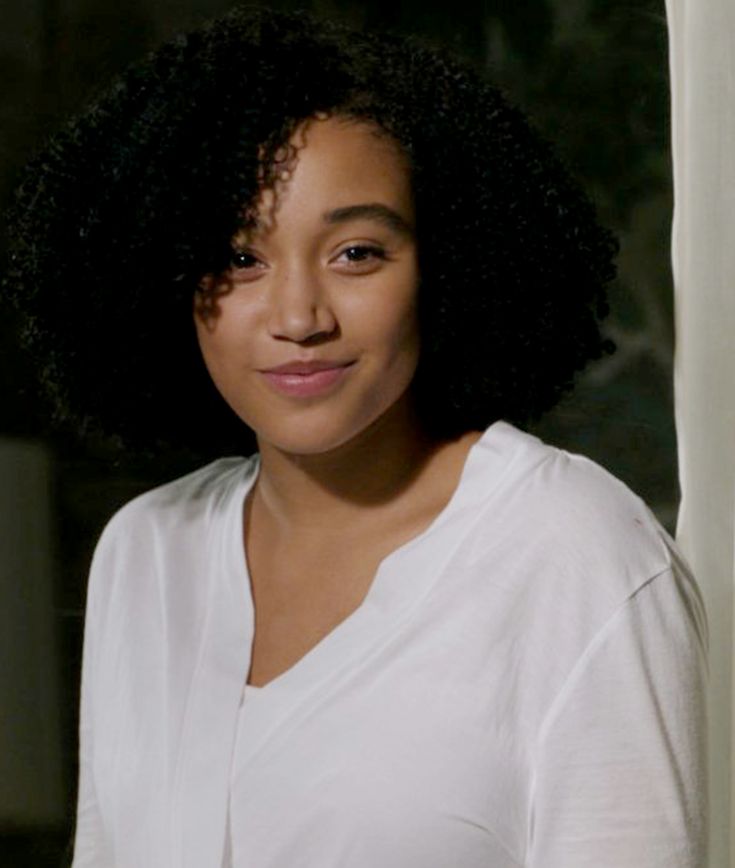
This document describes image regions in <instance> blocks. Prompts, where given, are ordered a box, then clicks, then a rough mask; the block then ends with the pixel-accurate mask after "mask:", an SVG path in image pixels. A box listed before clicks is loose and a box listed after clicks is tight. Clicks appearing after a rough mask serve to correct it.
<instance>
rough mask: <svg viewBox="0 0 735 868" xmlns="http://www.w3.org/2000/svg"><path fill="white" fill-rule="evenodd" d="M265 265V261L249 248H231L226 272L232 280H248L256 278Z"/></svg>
mask: <svg viewBox="0 0 735 868" xmlns="http://www.w3.org/2000/svg"><path fill="white" fill-rule="evenodd" d="M265 267H266V266H265V263H264V262H263V261H262V260H261V259H259V258H258V257H257V256H256V255H255V254H254V253H251V252H250V251H249V250H233V251H232V253H231V254H230V261H229V268H228V273H229V275H230V279H232V280H235V281H246V282H250V281H252V280H257V279H258V277H260V275H261V274H262V272H263V269H264V268H265Z"/></svg>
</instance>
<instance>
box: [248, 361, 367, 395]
mask: <svg viewBox="0 0 735 868" xmlns="http://www.w3.org/2000/svg"><path fill="white" fill-rule="evenodd" d="M353 365H354V362H348V363H346V364H337V365H333V366H331V367H324V365H323V364H322V363H304V364H296V365H282V366H281V367H280V368H271V369H270V370H266V371H261V372H260V373H261V375H262V376H263V377H264V379H265V380H266V382H267V383H268V384H269V385H270V386H271V387H272V388H273V389H275V390H276V391H277V392H279V393H281V394H283V395H288V396H290V397H294V398H310V397H314V396H316V395H321V394H323V393H325V392H328V391H329V390H330V389H331V388H332V387H333V386H335V385H336V384H337V383H339V382H341V381H342V380H343V379H344V378H345V377H346V376H347V374H348V372H349V370H350V368H351V367H352V366H353Z"/></svg>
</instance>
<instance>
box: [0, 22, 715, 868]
mask: <svg viewBox="0 0 735 868" xmlns="http://www.w3.org/2000/svg"><path fill="white" fill-rule="evenodd" d="M13 229H14V233H15V243H14V248H13V251H12V254H11V256H12V258H11V269H10V272H9V277H8V279H7V280H6V292H9V293H10V294H12V295H13V296H14V298H15V299H16V301H17V302H18V304H19V305H20V306H21V308H22V310H23V311H25V313H26V315H27V321H28V328H27V337H28V340H29V342H30V344H31V346H32V347H34V351H35V352H36V354H37V358H38V359H39V363H40V367H41V373H42V382H43V383H44V385H45V387H46V389H47V391H48V392H49V394H50V396H51V398H52V399H53V400H54V403H55V407H56V412H57V416H58V417H59V419H60V420H61V421H64V420H66V421H67V422H69V421H72V422H73V423H74V424H79V420H80V419H83V420H84V422H85V425H86V426H87V428H88V427H89V426H90V425H92V424H95V425H97V426H98V427H100V428H101V429H102V430H105V431H108V432H111V433H113V434H115V435H117V436H118V437H119V438H120V439H121V441H122V443H124V444H129V445H130V446H133V447H137V446H141V445H143V446H146V447H147V448H158V449H163V448H166V447H167V444H168V445H170V444H175V445H177V446H181V445H188V446H193V447H195V448H198V449H200V450H206V451H208V452H209V453H210V454H212V453H213V452H214V453H217V452H218V453H219V454H233V453H234V454H235V455H238V454H239V455H247V454H250V453H251V452H253V450H254V449H257V451H256V452H255V454H253V455H251V457H249V458H242V457H227V458H219V459H217V460H215V461H213V462H212V463H209V464H207V465H206V466H204V467H202V468H201V469H200V470H197V471H195V472H194V473H192V474H190V475H188V476H185V477H184V478H181V479H178V480H176V481H174V482H172V483H170V484H167V485H164V486H163V487H161V488H158V489H156V490H154V491H151V492H149V493H147V494H145V495H143V496H142V497H139V498H137V499H136V500H134V501H133V502H131V503H130V504H128V505H127V506H125V507H124V508H123V509H122V510H121V511H120V512H119V513H118V514H117V515H115V516H114V517H113V519H112V520H111V521H110V523H109V525H108V526H107V528H106V529H105V531H104V533H103V535H102V538H101V540H100V542H99V545H98V548H97V551H96V553H95V557H94V562H93V566H92V572H91V577H90V584H89V593H88V609H87V621H86V628H85V651H84V665H83V682H82V708H81V728H80V739H81V753H80V790H79V804H78V820H77V831H76V844H75V856H74V865H75V866H76V868H87V866H89V868H91V866H94V868H103V866H115V868H147V866H150V868H165V866H170V868H183V866H187V868H221V866H227V868H230V866H232V868H298V866H304V868H376V866H381V868H413V866H415V868H447V866H462V868H490V866H492V868H517V866H526V868H591V866H595V868H623V866H625V868H628V866H636V868H649V866H650V868H653V866H661V865H666V866H667V868H699V866H701V865H702V864H703V862H702V860H703V858H704V855H703V852H704V819H705V812H704V807H703V800H704V792H705V787H704V780H703V776H704V759H703V743H702V738H703V726H702V717H703V678H704V675H703V672H704V642H705V623H704V615H703V612H702V607H701V602H700V598H699V595H698V592H697V589H696V587H695V584H694V582H693V580H692V578H691V576H690V575H689V573H688V572H687V569H686V567H685V566H684V565H683V563H682V561H681V558H680V557H679V555H678V554H677V552H676V549H675V548H674V546H673V544H672V543H671V541H670V540H669V539H668V537H667V536H666V534H665V533H664V532H663V531H662V529H661V528H660V527H659V525H658V524H657V523H656V521H655V519H654V518H653V517H652V515H651V513H650V512H649V511H648V510H647V508H646V507H645V505H644V504H643V503H641V501H640V500H639V499H638V498H636V497H635V496H634V495H633V494H632V493H631V492H630V491H628V490H627V489H626V488H625V487H624V486H623V485H622V484H621V483H620V482H618V481H617V480H615V479H613V478H612V477H611V476H609V475H608V474H607V473H606V472H605V471H603V470H602V469H601V468H599V467H597V466H596V465H594V464H593V463H592V462H590V461H588V460H586V459H584V458H582V457H579V456H575V455H570V454H567V453H565V452H562V451H560V450H558V449H554V448H553V447H550V446H547V445H545V444H543V443H542V442H540V441H539V440H538V439H536V438H534V437H532V436H530V435H528V434H526V433H524V432H523V430H522V429H521V426H523V425H524V424H525V423H526V422H527V421H528V420H530V419H533V418H535V417H537V416H538V415H539V414H540V413H541V412H543V411H544V410H546V409H547V408H548V407H550V406H552V405H553V404H554V403H555V402H556V401H557V400H558V398H559V396H560V395H561V394H562V393H563V392H564V390H565V389H567V388H568V387H569V385H570V382H571V380H572V378H573V375H574V373H575V371H577V370H579V369H581V368H582V367H583V366H584V364H585V363H586V362H587V360H588V359H590V358H594V357H596V356H599V355H600V354H601V352H603V351H604V350H605V345H604V341H603V340H602V338H601V336H600V332H599V319H600V318H601V317H602V316H603V315H604V312H605V309H604V286H605V284H606V283H607V282H608V281H609V280H610V279H611V277H612V274H613V268H612V265H611V261H612V257H613V254H614V245H613V243H612V241H611V239H610V237H609V235H608V234H607V233H606V232H605V231H603V230H602V229H600V228H599V227H598V225H597V224H596V222H595V219H594V215H593V212H592V209H591V207H590V205H589V204H588V203H587V201H586V200H585V199H584V198H583V196H582V195H581V194H580V193H579V192H578V191H577V190H576V188H575V187H574V185H573V184H572V183H571V182H570V180H569V179H568V178H567V176H566V175H565V173H564V172H563V171H562V169H561V168H560V166H559V165H558V163H557V162H556V160H555V159H554V158H553V156H552V155H551V154H550V153H549V151H548V149H547V148H546V146H545V145H543V144H542V143H541V142H539V140H538V139H537V137H536V136H535V135H534V134H533V133H532V132H531V131H530V130H529V128H528V126H527V124H526V122H525V121H524V119H523V118H522V116H521V115H520V114H519V113H518V112H517V111H515V110H514V109H512V108H510V107H509V106H508V105H507V104H506V103H505V102H504V101H503V100H502V98H501V97H500V96H499V94H498V93H497V92H496V91H495V90H494V89H493V88H492V87H490V86H489V85H487V84H485V83H483V82H482V81H481V80H479V79H478V78H477V77H476V76H475V75H474V74H473V73H472V72H471V71H469V70H468V69H466V68H464V67H463V66H462V65H461V64H459V63H457V62H455V61H452V60H448V59H447V58H445V57H443V56H441V55H439V54H437V53H435V52H434V51H431V50H428V49H425V48H422V47H420V46H418V45H416V44H414V43H413V42H412V41H407V40H404V39H397V38H396V39H394V38H390V37H387V36H380V37H370V36H367V35H360V34H357V33H352V32H349V31H346V30H343V29H341V28H338V27H334V26H327V25H325V24H324V23H323V22H316V21H313V20H312V19H310V18H308V17H306V16H303V15H285V14H276V13H270V12H262V11H260V12H256V11H252V10H247V9H245V10H239V11H236V12H234V13H232V14H230V15H229V16H228V17H226V18H225V19H223V20H221V21H220V22H218V23H216V24H215V25H213V26H211V27H210V28H208V29H206V30H204V31H201V32H198V33H195V34H193V35H191V36H189V37H186V38H182V39H180V40H178V41H176V42H174V43H172V44H170V45H167V46H165V47H164V48H163V49H161V50H160V51H159V52H157V53H156V54H155V55H153V56H152V57H151V58H149V59H148V60H147V61H145V62H144V63H143V64H141V65H139V66H137V67H136V68H134V69H132V70H131V71H130V72H129V73H128V74H126V76H125V77H124V78H123V79H122V80H121V81H120V82H119V83H118V84H116V85H115V87H114V88H113V89H112V90H111V91H110V93H109V94H108V95H106V96H105V97H104V98H103V99H102V100H101V101H100V102H99V103H98V104H97V105H96V106H95V107H93V108H92V109H91V110H90V111H89V112H88V113H87V114H86V115H85V116H84V117H82V118H80V119H79V120H77V121H76V122H74V123H73V124H72V125H71V126H70V127H69V129H67V130H66V131H65V132H63V133H62V134H61V135H60V136H59V137H58V138H57V139H56V140H55V142H54V143H53V144H52V146H51V147H50V149H49V150H48V151H47V152H46V153H45V154H44V155H43V156H41V157H40V158H39V159H38V160H37V161H36V162H35V163H34V164H33V165H32V166H31V167H30V169H29V172H28V175H27V179H26V181H25V182H24V185H23V187H22V188H21V190H20V193H19V198H18V205H17V207H16V210H15V213H14V221H13ZM223 399H224V400H223ZM75 420H76V421H75Z"/></svg>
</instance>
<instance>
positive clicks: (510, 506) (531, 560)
mask: <svg viewBox="0 0 735 868" xmlns="http://www.w3.org/2000/svg"><path fill="white" fill-rule="evenodd" d="M495 427H497V426H495ZM483 443H484V444H485V445H486V446H487V447H488V456H487V462H489V463H492V462H495V463H496V465H497V467H496V469H495V470H494V471H493V475H494V477H495V484H494V485H493V487H492V490H491V491H489V492H488V495H487V497H486V498H485V501H484V503H483V504H482V509H481V510H479V512H481V513H482V521H481V522H480V524H479V525H478V526H477V527H478V532H477V533H476V534H475V535H474V536H475V539H474V541H473V546H474V556H475V557H476V558H478V559H480V560H484V559H491V558H494V557H496V549H497V546H498V545H499V544H500V545H501V546H509V547H510V548H513V549H514V550H515V551H516V557H517V558H518V560H519V561H523V563H524V564H525V565H526V567H527V568H526V569H525V570H524V575H525V576H526V580H527V581H528V582H530V583H531V584H532V586H533V588H534V593H536V594H538V595H539V596H540V597H543V596H545V595H546V593H551V594H556V595H560V596H563V597H569V598H570V599H573V600H575V601H577V602H579V601H583V600H585V599H589V598H590V597H593V598H594V599H595V600H596V603H597V605H598V606H599V607H600V609H601V610H607V611H611V610H613V609H614V608H615V607H616V606H617V605H618V604H620V603H621V602H622V601H624V600H625V599H626V598H627V597H629V596H631V595H632V594H634V593H635V592H636V590H637V589H638V588H640V587H642V586H643V585H644V584H645V583H646V582H648V581H649V580H650V579H652V578H653V577H655V576H657V575H659V574H661V573H665V572H667V571H669V572H677V573H686V574H687V575H688V570H687V568H686V565H685V564H684V561H683V559H682V557H681V555H680V553H679V552H678V551H677V549H676V546H675V544H674V543H673V541H672V540H671V538H670V537H669V535H668V534H667V532H666V531H665V530H664V528H663V527H661V525H660V524H659V522H658V520H657V519H656V517H655V516H654V515H653V513H652V512H651V510H650V509H649V508H648V507H647V505H646V504H645V503H644V502H643V501H642V500H641V498H640V497H638V496H637V495H636V494H634V493H633V492H632V491H631V490H630V488H628V486H626V485H625V484H624V483H623V482H621V481H620V480H619V479H617V478H616V477H615V476H613V475H612V474H611V473H609V472H608V471H607V470H605V469H604V468H603V467H601V466H600V465H599V464H596V463H595V462H594V461H592V460H590V459H589V458H586V457H584V456H582V455H577V454H573V453H570V452H567V451H565V450H563V449H559V448H557V447H554V446H551V445H549V444H546V443H544V442H542V441H541V440H540V439H538V438H536V437H534V436H532V435H529V434H527V433H524V432H522V431H519V430H518V429H515V428H513V427H512V426H510V425H507V424H505V423H500V425H499V427H498V430H497V431H496V432H495V433H494V432H493V431H492V429H490V430H489V431H488V432H486V436H485V437H483V439H482V440H481V441H480V445H482V444H483ZM501 467H502V472H500V468H501ZM481 472H482V471H481ZM491 528H492V531H493V532H492V533H490V532H489V531H490V529H491Z"/></svg>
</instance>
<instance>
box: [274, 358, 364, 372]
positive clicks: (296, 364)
mask: <svg viewBox="0 0 735 868" xmlns="http://www.w3.org/2000/svg"><path fill="white" fill-rule="evenodd" d="M351 364H352V362H337V361H333V360H331V359H310V360H308V361H298V360H294V361H291V362H285V363H284V364H283V365H278V366H276V367H275V368H266V369H264V370H263V373H264V374H299V375H307V374H313V373H315V372H317V371H331V370H334V369H335V368H344V367H347V366H348V365H351Z"/></svg>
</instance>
